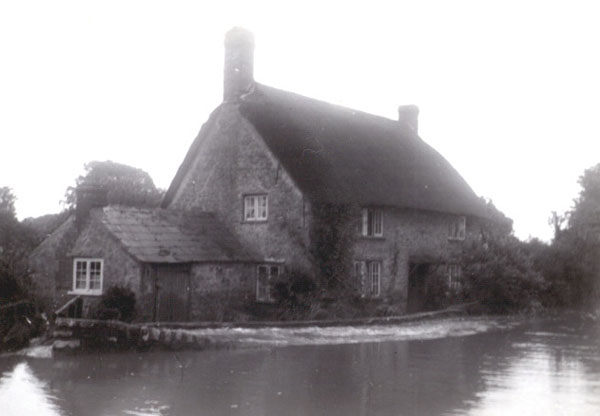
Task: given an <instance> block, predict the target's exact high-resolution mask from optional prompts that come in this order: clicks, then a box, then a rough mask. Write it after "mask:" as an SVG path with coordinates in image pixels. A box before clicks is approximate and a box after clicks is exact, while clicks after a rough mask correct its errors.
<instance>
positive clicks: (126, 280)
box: [57, 218, 141, 317]
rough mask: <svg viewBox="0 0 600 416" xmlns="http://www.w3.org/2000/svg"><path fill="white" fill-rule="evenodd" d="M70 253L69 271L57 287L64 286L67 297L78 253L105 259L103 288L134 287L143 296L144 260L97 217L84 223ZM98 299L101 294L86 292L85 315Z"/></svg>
mask: <svg viewBox="0 0 600 416" xmlns="http://www.w3.org/2000/svg"><path fill="white" fill-rule="evenodd" d="M70 254H71V256H69V257H67V258H66V260H67V261H68V262H70V268H69V273H64V274H61V275H60V276H58V279H57V280H58V282H57V287H59V288H61V294H62V295H63V296H65V295H66V296H65V297H66V298H68V297H72V295H67V292H70V291H72V290H73V258H76V257H81V258H101V259H103V271H102V275H103V280H102V290H103V292H106V290H107V289H108V288H109V287H111V286H125V287H128V288H129V289H131V290H132V291H134V292H135V293H136V295H137V296H136V297H138V298H139V293H140V287H141V286H140V285H141V265H140V263H138V262H137V261H136V260H135V259H134V258H133V257H131V256H130V255H129V254H128V253H127V252H126V251H125V249H124V248H123V246H122V245H121V244H120V243H119V242H118V241H117V240H116V239H115V238H114V237H113V236H112V235H111V234H110V233H109V232H108V230H106V228H105V227H104V226H103V225H102V224H100V223H99V221H98V220H97V219H95V218H91V219H90V220H89V221H88V222H87V223H86V224H85V225H84V227H83V228H82V230H81V231H80V233H79V236H78V237H77V240H76V241H75V244H74V246H73V251H72V252H71V253H70ZM98 299H99V297H98V296H84V317H86V315H88V314H89V313H91V311H92V308H93V305H94V304H95V303H96V302H97V300H98ZM65 301H66V300H65ZM86 311H87V313H86Z"/></svg>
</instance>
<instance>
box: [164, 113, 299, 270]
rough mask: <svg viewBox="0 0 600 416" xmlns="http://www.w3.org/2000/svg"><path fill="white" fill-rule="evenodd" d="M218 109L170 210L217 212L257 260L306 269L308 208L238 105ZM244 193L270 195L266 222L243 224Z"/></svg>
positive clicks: (244, 222)
mask: <svg viewBox="0 0 600 416" xmlns="http://www.w3.org/2000/svg"><path fill="white" fill-rule="evenodd" d="M219 111H220V113H219V114H218V115H217V117H216V119H215V120H213V123H212V125H211V128H208V129H207V131H206V133H205V136H204V138H203V139H202V142H201V143H200V145H199V147H198V151H197V154H196V156H195V160H194V162H193V164H192V167H191V168H190V170H189V171H188V174H187V176H186V177H185V178H184V179H183V181H182V183H181V186H180V188H179V190H178V192H177V193H176V194H175V196H174V198H173V201H172V202H171V204H170V206H169V207H170V208H179V209H200V210H202V211H210V212H215V213H217V215H218V216H219V218H220V219H221V220H222V221H223V222H224V223H225V224H226V226H228V227H230V228H231V229H232V230H233V231H234V233H235V234H236V235H237V236H238V238H239V239H240V240H241V241H242V243H243V244H244V245H245V246H246V247H248V248H250V249H253V250H254V251H255V252H256V253H257V254H258V255H259V257H262V258H263V259H265V260H270V261H280V262H286V263H287V264H296V265H299V266H300V267H308V266H309V262H308V258H307V253H308V229H309V227H308V222H309V218H308V215H309V214H308V213H309V212H310V209H309V206H308V204H307V203H306V201H305V200H304V198H303V195H302V193H301V192H300V191H299V190H298V188H297V187H296V185H295V184H294V183H293V181H292V180H291V178H290V177H289V175H288V174H287V172H285V170H284V169H283V168H282V167H281V165H280V163H279V162H278V161H277V160H276V159H275V158H274V157H273V155H272V154H271V152H270V151H269V150H268V148H267V147H266V145H265V144H264V142H263V141H262V139H261V138H260V136H259V135H258V133H257V132H256V131H255V129H254V127H253V126H252V125H251V124H250V123H249V122H248V121H246V120H245V119H244V118H243V117H242V116H241V115H240V113H239V111H238V109H237V106H236V105H234V104H224V105H222V106H221V108H220V110H219ZM248 194H266V195H267V196H268V220H267V221H265V222H246V221H244V220H243V201H244V195H248Z"/></svg>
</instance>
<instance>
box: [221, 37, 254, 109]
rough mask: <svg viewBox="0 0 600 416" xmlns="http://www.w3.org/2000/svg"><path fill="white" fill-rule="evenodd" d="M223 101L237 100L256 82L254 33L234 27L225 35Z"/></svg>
mask: <svg viewBox="0 0 600 416" xmlns="http://www.w3.org/2000/svg"><path fill="white" fill-rule="evenodd" d="M223 75H224V76H223V101H225V102H228V101H236V100H238V99H239V98H240V96H241V95H242V94H244V93H246V92H248V91H249V89H250V88H251V87H252V84H253V83H254V35H252V33H251V32H250V31H249V30H246V29H243V28H241V27H234V28H233V29H231V30H230V31H229V32H227V34H226V35H225V66H224V74H223Z"/></svg>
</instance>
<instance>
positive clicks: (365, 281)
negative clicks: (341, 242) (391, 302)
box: [354, 261, 381, 297]
mask: <svg viewBox="0 0 600 416" xmlns="http://www.w3.org/2000/svg"><path fill="white" fill-rule="evenodd" d="M354 287H355V288H356V290H357V291H359V292H361V293H363V294H364V293H365V290H366V292H367V294H368V295H369V296H373V297H377V296H379V295H380V294H381V262H380V261H355V262H354Z"/></svg>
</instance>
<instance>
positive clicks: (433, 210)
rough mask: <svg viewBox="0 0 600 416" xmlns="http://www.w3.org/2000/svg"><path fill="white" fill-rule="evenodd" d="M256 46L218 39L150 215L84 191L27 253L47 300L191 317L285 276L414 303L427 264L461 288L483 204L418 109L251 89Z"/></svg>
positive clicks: (411, 306) (245, 40) (259, 298)
mask: <svg viewBox="0 0 600 416" xmlns="http://www.w3.org/2000/svg"><path fill="white" fill-rule="evenodd" d="M253 48H254V43H253V37H252V35H251V34H250V33H249V32H247V31H245V30H243V29H239V28H234V29H232V30H231V31H230V32H228V33H227V35H226V40H225V68H224V97H223V102H222V104H221V105H219V106H218V107H217V108H216V109H215V110H214V111H213V113H212V114H211V115H210V117H209V119H208V121H207V122H206V123H205V124H204V126H203V127H202V129H201V130H200V133H199V134H198V136H197V137H196V139H195V140H194V142H193V143H192V145H191V147H190V149H189V151H188V153H187V155H186V156H185V159H184V160H183V163H182V164H181V166H180V168H179V170H178V171H177V173H176V175H175V177H174V179H173V181H172V183H171V185H170V187H169V189H168V191H167V193H166V195H165V198H164V200H163V201H162V204H161V207H160V208H157V209H151V210H150V209H145V210H142V209H134V208H124V207H105V206H103V205H104V204H103V203H102V197H101V196H97V195H96V196H94V195H91V196H90V195H87V196H86V195H84V194H85V190H83V191H82V194H81V196H80V198H79V199H78V205H81V206H82V208H81V209H80V210H78V213H77V215H78V217H77V218H71V219H69V220H68V221H67V223H65V224H64V225H63V226H62V227H61V228H59V229H58V230H57V231H56V232H55V233H54V234H53V235H51V236H50V237H49V238H48V239H47V240H46V241H45V242H43V243H42V245H41V246H40V248H38V250H37V251H36V253H34V255H33V256H32V265H33V266H34V268H36V269H37V280H38V281H39V282H40V284H41V286H44V287H46V288H47V289H45V291H46V293H49V294H52V296H51V297H52V298H53V299H54V303H55V304H56V306H59V305H60V304H63V303H64V302H65V301H67V300H68V299H71V298H74V297H76V296H77V297H80V298H83V299H86V300H87V304H92V303H93V302H92V301H93V300H94V299H95V298H97V297H98V295H100V294H102V293H103V291H104V290H105V288H107V287H109V286H110V285H125V286H128V287H130V288H131V289H132V290H134V291H135V292H136V294H137V295H138V305H139V308H140V314H139V316H141V317H143V319H149V320H150V319H154V320H182V319H196V318H197V317H198V316H199V315H200V313H199V312H198V311H200V310H201V308H202V303H203V302H204V301H205V300H206V297H207V296H210V295H211V294H213V295H214V296H217V295H218V294H219V293H223V292H227V293H230V292H232V291H235V292H236V293H237V294H238V295H240V296H243V297H245V299H247V300H252V301H254V302H259V303H260V302H263V303H268V302H271V301H272V300H273V297H272V292H271V287H270V285H271V282H273V281H274V280H275V279H281V278H285V276H286V275H291V274H292V272H294V273H296V274H305V275H312V276H320V277H319V278H320V279H321V281H327V282H329V283H330V285H331V286H332V287H333V286H335V287H340V286H345V287H352V288H353V290H355V291H356V293H357V294H359V295H360V296H363V297H366V298H372V299H381V300H386V299H387V300H389V299H394V302H397V303H398V304H399V306H400V308H401V309H403V310H410V311H414V310H419V309H421V308H422V307H423V301H424V296H425V292H426V291H427V290H428V288H427V277H428V275H430V274H431V273H432V270H433V269H435V270H436V271H438V272H439V270H443V273H444V274H445V276H446V279H444V281H443V284H444V285H447V286H448V288H450V289H452V288H454V289H456V288H458V287H459V286H460V264H459V263H458V255H459V254H460V251H461V250H462V247H463V245H464V243H465V240H468V239H470V238H477V237H478V236H479V234H480V231H481V225H482V224H483V222H485V217H486V211H485V206H484V204H483V203H482V201H481V199H480V198H478V197H477V196H476V195H475V194H474V192H473V191H472V189H471V188H470V187H469V185H468V184H467V183H466V182H465V180H464V179H463V178H462V177H461V176H460V174H459V173H458V172H457V171H456V170H455V169H454V168H453V167H452V166H451V165H450V163H448V161H447V160H446V159H444V157H443V156H442V155H440V154H439V153H438V152H437V151H436V150H435V149H433V148H432V147H431V146H429V145H428V144H427V143H426V142H425V141H423V140H422V139H421V138H420V137H419V135H418V128H417V126H418V120H417V118H418V109H417V108H416V107H414V106H402V107H400V110H399V120H390V119H387V118H383V117H379V116H375V115H371V114H366V113H363V112H360V111H356V110H352V109H348V108H343V107H340V106H336V105H332V104H328V103H325V102H322V101H318V100H315V99H312V98H307V97H304V96H301V95H298V94H294V93H291V92H287V91H282V90H279V89H275V88H272V87H268V86H265V85H262V84H259V83H257V82H256V81H254V77H253ZM88 194H93V192H88ZM57 249H59V250H58V252H60V253H62V254H61V255H59V256H57V257H54V258H51V257H52V256H48V254H47V253H52V250H57ZM44 253H46V254H44ZM48 261H50V262H54V263H53V264H52V265H51V266H48V264H47V263H48ZM327 279H329V280H327ZM57 299H60V301H57ZM85 309H86V308H85V306H83V310H82V311H81V313H83V314H85Z"/></svg>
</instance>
